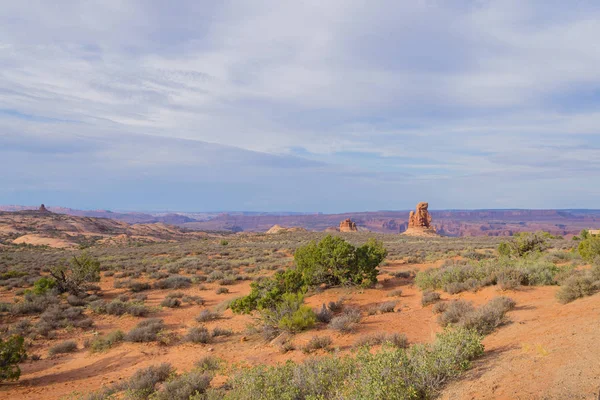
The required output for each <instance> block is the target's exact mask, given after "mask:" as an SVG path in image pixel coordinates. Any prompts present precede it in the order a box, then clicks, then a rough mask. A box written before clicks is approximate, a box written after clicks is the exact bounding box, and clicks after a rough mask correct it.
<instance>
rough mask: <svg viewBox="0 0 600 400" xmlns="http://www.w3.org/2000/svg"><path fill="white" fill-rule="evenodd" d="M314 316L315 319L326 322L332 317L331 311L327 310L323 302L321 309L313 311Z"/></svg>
mask: <svg viewBox="0 0 600 400" xmlns="http://www.w3.org/2000/svg"><path fill="white" fill-rule="evenodd" d="M315 316H316V318H317V321H319V322H323V323H326V324H327V323H329V321H331V319H332V318H333V312H331V311H329V310H328V309H327V307H326V306H325V304H323V306H322V307H321V309H320V310H319V311H317V312H316V313H315Z"/></svg>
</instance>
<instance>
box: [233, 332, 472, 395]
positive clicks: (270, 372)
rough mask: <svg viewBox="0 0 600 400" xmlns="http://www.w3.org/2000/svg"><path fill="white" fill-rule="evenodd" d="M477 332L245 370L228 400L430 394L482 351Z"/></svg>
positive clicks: (437, 390) (241, 371) (468, 365)
mask: <svg viewBox="0 0 600 400" xmlns="http://www.w3.org/2000/svg"><path fill="white" fill-rule="evenodd" d="M481 339H482V338H481V336H480V335H479V334H477V333H475V332H473V331H468V330H465V329H458V330H455V331H445V332H444V333H441V334H439V335H438V336H437V339H436V341H435V342H434V343H433V344H430V345H415V346H412V347H411V348H409V349H402V348H397V349H384V350H382V351H379V352H377V353H370V352H369V351H367V350H361V351H360V352H359V354H358V355H357V356H355V357H351V356H340V355H337V354H334V355H331V356H324V357H320V358H311V359H307V360H306V361H305V362H303V363H300V364H295V363H292V362H288V363H286V364H281V365H278V366H274V367H266V366H263V365H260V366H256V367H252V368H244V369H240V370H239V371H238V372H237V373H236V374H234V376H233V377H232V379H231V380H230V381H229V385H230V390H229V391H228V392H226V393H224V394H223V396H222V397H223V398H224V399H226V400H232V399H236V400H250V399H258V398H260V399H266V400H277V399H281V398H325V399H329V398H342V399H410V398H415V399H430V398H434V396H436V395H437V394H439V391H440V390H441V389H442V387H443V386H444V385H445V384H446V383H447V382H448V381H450V380H451V379H453V378H456V377H458V376H459V375H460V374H461V373H463V371H465V370H466V369H468V368H469V367H470V361H471V360H473V359H475V358H477V357H479V356H481V354H483V345H482V344H481Z"/></svg>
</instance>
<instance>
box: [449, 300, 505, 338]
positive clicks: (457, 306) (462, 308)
mask: <svg viewBox="0 0 600 400" xmlns="http://www.w3.org/2000/svg"><path fill="white" fill-rule="evenodd" d="M514 307H515V302H514V300H512V299H510V298H508V297H496V298H494V299H492V300H490V301H489V302H488V303H487V304H485V305H483V306H481V307H479V308H475V307H473V305H472V304H471V303H470V302H467V301H464V300H456V301H453V302H451V303H450V304H449V305H448V307H447V309H446V310H445V311H444V312H443V313H442V314H441V315H440V316H439V317H438V322H439V323H440V325H442V326H448V325H456V326H460V327H463V328H466V329H470V330H474V331H477V332H478V333H480V334H483V335H486V334H489V333H491V332H493V331H494V329H496V328H497V327H498V326H500V325H501V324H502V323H504V321H505V314H506V313H507V312H508V311H510V310H512V309H513V308H514Z"/></svg>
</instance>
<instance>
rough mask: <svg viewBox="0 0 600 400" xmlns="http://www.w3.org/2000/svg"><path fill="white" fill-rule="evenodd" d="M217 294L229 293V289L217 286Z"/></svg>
mask: <svg viewBox="0 0 600 400" xmlns="http://www.w3.org/2000/svg"><path fill="white" fill-rule="evenodd" d="M215 293H216V294H224V293H229V289H227V288H226V287H222V286H221V287H219V288H217V290H216V291H215Z"/></svg>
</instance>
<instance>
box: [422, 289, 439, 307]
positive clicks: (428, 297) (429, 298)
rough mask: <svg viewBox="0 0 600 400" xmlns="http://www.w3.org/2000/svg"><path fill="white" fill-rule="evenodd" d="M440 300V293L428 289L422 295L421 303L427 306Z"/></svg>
mask: <svg viewBox="0 0 600 400" xmlns="http://www.w3.org/2000/svg"><path fill="white" fill-rule="evenodd" d="M438 301H440V294H439V293H437V292H430V291H428V290H426V291H424V292H423V295H422V296H421V304H422V305H423V306H427V305H429V304H433V303H435V302H438Z"/></svg>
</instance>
